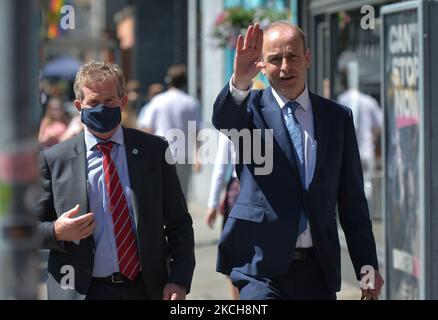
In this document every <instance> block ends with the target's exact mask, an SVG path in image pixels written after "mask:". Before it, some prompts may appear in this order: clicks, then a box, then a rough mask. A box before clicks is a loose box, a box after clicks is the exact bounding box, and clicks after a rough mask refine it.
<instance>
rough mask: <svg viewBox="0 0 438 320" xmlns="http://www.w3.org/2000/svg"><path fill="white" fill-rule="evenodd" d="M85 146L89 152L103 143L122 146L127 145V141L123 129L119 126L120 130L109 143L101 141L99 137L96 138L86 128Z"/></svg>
mask: <svg viewBox="0 0 438 320" xmlns="http://www.w3.org/2000/svg"><path fill="white" fill-rule="evenodd" d="M84 131H85V146H86V148H87V150H93V148H94V147H95V146H96V145H97V144H98V143H101V142H108V141H112V142H114V143H116V144H119V145H121V146H123V145H125V140H124V138H123V129H122V126H121V125H119V127H118V129H117V130H116V132H115V133H114V134H113V136H112V137H111V138H110V139H108V140H107V141H104V140H101V139H99V138H97V137H95V136H94V135H92V134H91V133H90V132H89V131H88V129H87V128H85V130H84Z"/></svg>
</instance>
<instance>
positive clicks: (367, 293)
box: [361, 270, 385, 300]
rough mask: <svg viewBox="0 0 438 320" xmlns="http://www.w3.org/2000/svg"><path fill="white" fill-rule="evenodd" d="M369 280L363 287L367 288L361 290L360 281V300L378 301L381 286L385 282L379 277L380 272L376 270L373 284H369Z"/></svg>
mask: <svg viewBox="0 0 438 320" xmlns="http://www.w3.org/2000/svg"><path fill="white" fill-rule="evenodd" d="M364 276H365V274H362V277H364ZM372 278H373V277H371V280H369V281H367V282H366V283H365V285H366V286H367V287H368V288H363V285H364V284H363V283H362V281H361V290H362V297H361V300H379V296H380V294H381V291H382V287H383V284H384V283H385V281H384V280H383V277H382V276H381V274H380V272H379V271H377V270H374V283H370V281H372Z"/></svg>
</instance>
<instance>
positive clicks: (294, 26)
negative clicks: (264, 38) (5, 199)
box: [263, 20, 307, 51]
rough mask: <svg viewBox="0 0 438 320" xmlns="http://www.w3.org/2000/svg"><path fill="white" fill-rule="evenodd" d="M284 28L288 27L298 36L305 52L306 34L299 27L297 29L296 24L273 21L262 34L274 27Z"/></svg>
mask: <svg viewBox="0 0 438 320" xmlns="http://www.w3.org/2000/svg"><path fill="white" fill-rule="evenodd" d="M284 26H287V27H290V28H292V29H294V30H295V31H297V32H298V33H299V34H300V37H301V40H302V41H303V47H304V51H306V50H307V36H306V34H305V33H304V31H303V30H301V28H300V27H298V26H297V25H296V24H293V23H291V22H290V21H287V20H278V21H274V22H272V23H271V24H270V25H268V26H267V27H266V28H265V29H264V30H263V32H265V33H267V32H268V31H270V30H271V29H274V28H276V27H284Z"/></svg>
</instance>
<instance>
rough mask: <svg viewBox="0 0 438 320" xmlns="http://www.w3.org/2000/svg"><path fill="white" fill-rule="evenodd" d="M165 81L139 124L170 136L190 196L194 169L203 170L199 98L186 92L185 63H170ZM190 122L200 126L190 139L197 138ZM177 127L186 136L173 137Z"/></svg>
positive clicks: (148, 129)
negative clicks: (193, 148) (190, 133)
mask: <svg viewBox="0 0 438 320" xmlns="http://www.w3.org/2000/svg"><path fill="white" fill-rule="evenodd" d="M165 82H166V83H167V85H168V89H167V90H166V91H165V92H163V93H161V94H158V95H157V96H155V97H154V98H153V99H152V101H151V102H150V104H149V106H148V107H147V110H146V111H145V114H144V117H142V118H141V119H139V123H138V125H139V127H140V128H141V129H142V130H144V131H146V132H149V133H153V134H156V135H159V136H163V137H166V138H167V140H168V141H169V144H170V150H171V152H172V154H173V156H174V158H175V160H176V170H177V173H178V177H179V180H180V182H181V187H182V189H183V192H184V195H185V196H186V198H187V194H188V189H189V182H190V176H191V174H192V170H193V171H194V172H199V171H200V169H201V164H200V162H199V160H198V157H197V150H198V148H199V145H198V142H197V140H196V136H197V134H198V132H199V130H200V127H201V114H200V107H199V102H198V101H197V100H196V99H195V98H193V97H191V96H190V95H188V94H187V93H185V92H184V89H185V87H186V84H187V71H186V67H185V66H184V65H175V66H172V67H170V68H169V70H168V72H167V76H166V79H165ZM190 122H191V123H192V124H193V125H194V127H195V128H196V132H194V134H196V136H195V137H194V138H195V141H189V139H193V136H192V135H189V123H190ZM175 129H177V130H179V132H180V133H182V136H178V137H177V139H176V141H172V140H173V139H174V133H175ZM178 139H183V140H184V141H180V140H178ZM191 145H193V146H195V150H192V149H190V148H189V146H191Z"/></svg>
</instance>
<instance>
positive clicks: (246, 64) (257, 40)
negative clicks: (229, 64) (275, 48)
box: [233, 23, 265, 90]
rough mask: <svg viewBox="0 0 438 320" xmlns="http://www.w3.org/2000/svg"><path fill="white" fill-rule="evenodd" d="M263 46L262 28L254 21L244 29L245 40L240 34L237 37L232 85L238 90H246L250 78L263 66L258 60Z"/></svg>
mask: <svg viewBox="0 0 438 320" xmlns="http://www.w3.org/2000/svg"><path fill="white" fill-rule="evenodd" d="M262 47H263V30H260V28H259V25H258V24H257V23H256V24H255V25H254V26H252V25H250V26H249V27H248V29H247V31H246V35H245V41H243V36H242V35H241V34H240V35H239V37H238V38H237V46H236V56H235V57H234V78H233V85H234V86H235V87H236V88H237V89H239V90H248V89H249V88H248V86H249V85H250V83H251V80H252V79H253V78H254V77H255V76H256V75H257V74H258V73H259V72H260V69H262V68H264V67H265V64H264V63H263V62H261V61H260V59H261V57H262Z"/></svg>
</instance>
